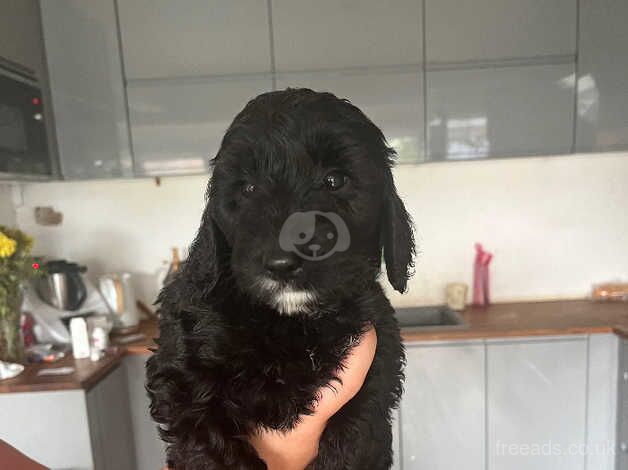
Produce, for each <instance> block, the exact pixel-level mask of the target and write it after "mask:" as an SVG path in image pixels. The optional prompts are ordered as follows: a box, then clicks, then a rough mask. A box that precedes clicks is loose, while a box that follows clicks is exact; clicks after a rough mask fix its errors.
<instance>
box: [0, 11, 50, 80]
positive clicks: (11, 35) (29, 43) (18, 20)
mask: <svg viewBox="0 0 628 470" xmlns="http://www.w3.org/2000/svg"><path fill="white" fill-rule="evenodd" d="M1 6H2V14H0V64H1V63H2V61H3V60H5V61H8V62H9V65H10V64H17V65H19V66H21V67H24V68H26V69H28V70H29V71H30V72H31V73H33V74H34V75H35V76H36V77H37V78H38V79H39V80H41V79H42V78H44V77H42V66H43V59H44V54H43V50H42V44H41V27H40V25H39V5H38V2H37V0H20V1H11V2H2V4H1Z"/></svg>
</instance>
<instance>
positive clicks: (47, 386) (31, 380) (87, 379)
mask: <svg viewBox="0 0 628 470" xmlns="http://www.w3.org/2000/svg"><path fill="white" fill-rule="evenodd" d="M124 354H125V351H124V350H123V349H118V350H117V351H115V352H113V353H111V354H108V355H107V356H105V357H103V358H102V359H100V360H99V361H97V362H93V361H91V360H90V359H74V357H73V356H72V355H71V354H68V355H67V356H66V357H64V358H63V359H60V360H58V361H56V362H54V363H52V364H29V365H27V366H26V368H25V369H24V372H22V373H21V374H19V375H18V376H17V377H14V378H12V379H7V380H2V381H0V393H12V392H50V391H60V390H89V389H90V388H91V387H93V386H94V385H96V384H97V383H98V382H100V380H101V379H103V378H104V377H105V376H106V375H107V374H109V372H111V371H113V370H114V369H115V368H116V367H117V366H118V365H119V364H120V362H121V361H122V358H123V357H124ZM56 367H74V372H73V373H71V374H69V375H56V376H55V375H43V376H42V375H37V373H38V372H39V371H40V370H42V369H50V368H56Z"/></svg>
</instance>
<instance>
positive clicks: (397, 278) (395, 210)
mask: <svg viewBox="0 0 628 470" xmlns="http://www.w3.org/2000/svg"><path fill="white" fill-rule="evenodd" d="M382 219H383V220H382V222H383V225H382V235H381V238H382V242H381V244H382V247H383V251H384V261H385V262H386V272H387V274H388V280H389V282H390V284H391V285H392V286H393V287H394V289H395V290H396V291H398V292H401V293H403V292H405V290H406V286H407V284H408V279H410V277H412V274H413V271H412V268H413V267H414V254H415V247H414V233H413V232H414V231H413V223H412V218H411V217H410V215H409V214H408V212H407V211H406V208H405V206H404V205H403V202H402V201H401V198H400V197H399V195H398V194H397V190H396V188H395V184H394V182H393V179H392V174H391V173H390V171H388V174H387V178H386V193H385V202H384V214H383V218H382Z"/></svg>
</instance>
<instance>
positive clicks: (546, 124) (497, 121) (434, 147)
mask: <svg viewBox="0 0 628 470" xmlns="http://www.w3.org/2000/svg"><path fill="white" fill-rule="evenodd" d="M573 76H574V65H573V64H558V65H528V66H519V67H502V68H477V69H464V70H463V69H452V70H439V71H430V72H428V73H427V97H426V100H427V116H426V120H427V141H428V158H429V159H430V160H444V159H448V160H462V159H469V158H483V157H513V156H520V155H549V154H552V153H569V152H570V150H571V145H572V141H573V114H574V86H573Z"/></svg>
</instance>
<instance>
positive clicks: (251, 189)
mask: <svg viewBox="0 0 628 470" xmlns="http://www.w3.org/2000/svg"><path fill="white" fill-rule="evenodd" d="M255 191H257V186H255V185H254V184H253V183H245V184H244V186H242V194H244V195H245V196H251V195H252V194H253V193H255Z"/></svg>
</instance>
